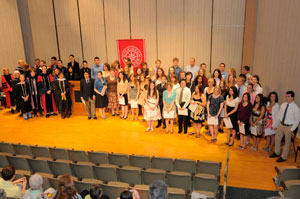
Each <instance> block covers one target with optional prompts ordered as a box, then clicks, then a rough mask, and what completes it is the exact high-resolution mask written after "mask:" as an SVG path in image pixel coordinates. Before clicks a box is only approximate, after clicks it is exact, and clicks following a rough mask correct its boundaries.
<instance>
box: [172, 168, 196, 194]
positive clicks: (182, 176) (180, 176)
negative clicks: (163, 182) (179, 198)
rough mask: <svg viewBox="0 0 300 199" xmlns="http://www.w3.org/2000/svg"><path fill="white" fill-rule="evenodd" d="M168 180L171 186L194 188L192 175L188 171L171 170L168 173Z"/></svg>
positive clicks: (187, 189)
mask: <svg viewBox="0 0 300 199" xmlns="http://www.w3.org/2000/svg"><path fill="white" fill-rule="evenodd" d="M167 182H168V186H169V187H173V188H181V189H184V190H185V191H190V190H192V175H191V174H190V173H187V172H183V171H171V172H170V173H167Z"/></svg>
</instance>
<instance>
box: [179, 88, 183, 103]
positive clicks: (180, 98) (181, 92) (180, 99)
mask: <svg viewBox="0 0 300 199" xmlns="http://www.w3.org/2000/svg"><path fill="white" fill-rule="evenodd" d="M182 95H183V88H181V91H180V96H179V104H181V103H182Z"/></svg>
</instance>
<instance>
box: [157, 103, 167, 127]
mask: <svg viewBox="0 0 300 199" xmlns="http://www.w3.org/2000/svg"><path fill="white" fill-rule="evenodd" d="M159 109H160V115H161V119H160V120H158V123H159V124H161V122H163V123H164V124H165V119H164V118H163V116H164V114H163V113H164V111H163V109H164V105H159Z"/></svg>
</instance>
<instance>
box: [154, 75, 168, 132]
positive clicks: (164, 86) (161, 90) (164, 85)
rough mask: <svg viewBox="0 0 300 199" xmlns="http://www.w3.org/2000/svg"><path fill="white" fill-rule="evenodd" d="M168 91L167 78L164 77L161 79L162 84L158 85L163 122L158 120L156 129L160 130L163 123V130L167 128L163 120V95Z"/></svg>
mask: <svg viewBox="0 0 300 199" xmlns="http://www.w3.org/2000/svg"><path fill="white" fill-rule="evenodd" d="M166 89H167V76H166V75H163V76H162V77H161V83H160V84H158V85H157V90H158V94H159V101H158V104H159V108H160V114H161V118H162V119H161V120H158V124H157V125H156V128H159V127H160V126H161V123H163V129H165V128H166V124H165V121H164V119H163V115H164V114H163V108H164V102H163V93H164V91H165V90H166Z"/></svg>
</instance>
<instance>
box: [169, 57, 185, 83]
mask: <svg viewBox="0 0 300 199" xmlns="http://www.w3.org/2000/svg"><path fill="white" fill-rule="evenodd" d="M178 63H179V59H178V58H177V57H175V58H173V66H171V67H173V68H174V73H175V75H176V76H177V78H178V79H180V73H181V71H182V68H181V67H180V66H179V65H178ZM170 75H171V73H170V71H169V76H170Z"/></svg>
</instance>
